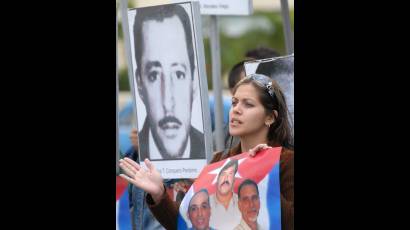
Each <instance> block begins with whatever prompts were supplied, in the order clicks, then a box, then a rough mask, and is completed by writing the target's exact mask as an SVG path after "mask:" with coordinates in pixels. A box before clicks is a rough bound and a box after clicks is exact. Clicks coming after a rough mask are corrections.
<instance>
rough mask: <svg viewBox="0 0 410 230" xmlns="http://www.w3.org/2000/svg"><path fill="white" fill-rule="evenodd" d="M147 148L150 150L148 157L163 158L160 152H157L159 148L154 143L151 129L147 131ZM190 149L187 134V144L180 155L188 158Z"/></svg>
mask: <svg viewBox="0 0 410 230" xmlns="http://www.w3.org/2000/svg"><path fill="white" fill-rule="evenodd" d="M148 133H149V134H148V149H149V152H150V159H151V160H162V159H164V158H163V157H162V156H161V154H160V153H159V149H158V147H157V145H156V144H155V141H154V137H153V136H152V133H151V130H149V132H148ZM190 149H191V137H190V136H189V135H188V141H187V145H186V147H185V150H184V154H183V155H182V157H181V159H182V158H185V159H186V158H189V157H190V156H189V155H190Z"/></svg>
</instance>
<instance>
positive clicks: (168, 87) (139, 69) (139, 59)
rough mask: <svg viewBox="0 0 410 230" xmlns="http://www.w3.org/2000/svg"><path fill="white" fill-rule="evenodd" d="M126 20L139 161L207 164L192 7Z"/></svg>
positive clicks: (163, 8)
mask: <svg viewBox="0 0 410 230" xmlns="http://www.w3.org/2000/svg"><path fill="white" fill-rule="evenodd" d="M128 20H129V29H130V43H131V46H130V47H131V51H132V59H133V65H134V66H133V70H134V76H133V77H134V79H133V80H134V81H133V82H134V96H135V99H136V110H137V120H138V121H137V126H138V131H139V132H138V137H139V143H140V144H139V154H140V158H139V159H140V161H143V160H144V159H145V158H148V159H150V160H151V161H174V160H181V159H206V148H205V135H204V124H203V123H204V119H203V109H202V106H201V105H202V104H201V95H200V94H201V92H200V91H201V90H200V89H201V87H200V83H201V82H200V79H199V76H200V73H199V71H198V56H197V54H198V52H197V50H196V43H195V36H197V35H196V32H195V27H194V23H193V10H192V3H180V4H167V5H159V6H151V7H143V8H136V9H131V10H129V12H128ZM200 39H202V37H201V38H200ZM201 58H202V57H201ZM204 78H205V79H206V77H204ZM206 93H207V92H205V94H206ZM206 96H207V95H206ZM201 162H202V161H201ZM170 163H171V162H170ZM158 166H159V170H161V165H158V164H157V167H158ZM162 166H164V165H162ZM202 166H203V165H202ZM162 170H163V171H178V169H176V168H174V169H172V170H171V169H170V168H169V167H165V166H164V167H163V168H162ZM165 173H166V172H165ZM198 173H199V170H198ZM174 178H176V177H174Z"/></svg>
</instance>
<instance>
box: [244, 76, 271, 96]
mask: <svg viewBox="0 0 410 230" xmlns="http://www.w3.org/2000/svg"><path fill="white" fill-rule="evenodd" d="M246 77H247V78H249V79H251V80H252V81H254V82H255V83H256V84H258V85H259V86H261V87H262V88H265V89H266V91H267V92H268V93H269V95H270V96H271V97H272V98H273V97H274V95H275V93H274V91H273V87H272V79H270V78H269V77H267V76H265V75H262V74H251V75H248V76H246Z"/></svg>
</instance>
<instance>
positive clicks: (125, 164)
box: [120, 74, 294, 230]
mask: <svg viewBox="0 0 410 230" xmlns="http://www.w3.org/2000/svg"><path fill="white" fill-rule="evenodd" d="M229 122H230V124H229V132H230V134H231V135H232V136H238V137H239V138H240V143H239V144H238V145H237V146H235V147H233V148H232V149H229V151H226V152H218V153H216V154H214V157H213V159H212V160H211V163H214V162H217V161H220V160H223V159H226V158H228V157H231V156H234V155H237V154H240V153H242V152H245V151H248V150H249V153H250V155H251V156H254V155H255V153H256V152H257V151H258V150H259V149H261V148H264V147H265V146H271V147H278V146H282V152H281V156H280V171H279V175H280V191H281V209H282V212H281V217H282V221H281V224H282V229H286V230H288V229H293V155H294V154H293V146H292V143H293V141H292V137H291V132H290V129H289V123H288V117H287V106H286V103H285V98H284V95H283V93H282V91H281V90H280V88H279V86H278V85H277V83H276V82H275V81H273V80H271V79H270V78H268V77H266V76H265V75H261V74H252V75H249V76H247V77H245V78H244V79H242V80H241V81H240V82H238V84H237V85H236V86H235V88H234V90H233V97H232V107H231V110H230V113H229ZM261 143H262V144H261ZM255 146H256V147H255ZM145 164H146V165H147V168H148V170H144V169H142V168H141V167H140V166H139V165H138V164H137V163H135V162H134V161H132V160H131V159H125V160H121V161H120V167H121V168H122V169H123V170H124V171H125V173H126V174H127V175H129V176H131V177H128V176H126V175H124V174H122V175H121V176H122V177H123V178H125V179H126V180H127V181H129V182H130V183H133V184H134V185H136V186H138V187H140V188H142V189H143V190H145V191H146V192H147V193H149V194H148V195H147V197H146V201H147V203H148V204H149V206H150V209H151V211H152V213H153V214H154V216H155V217H156V218H157V219H158V221H159V222H160V223H161V224H162V225H163V226H164V227H165V228H166V229H177V215H178V205H177V204H175V203H174V202H172V201H171V200H170V199H169V198H168V196H166V193H165V187H164V185H163V182H162V178H161V175H160V173H159V172H158V171H157V170H156V169H155V168H154V167H153V165H152V164H151V162H150V161H149V160H148V159H146V160H145Z"/></svg>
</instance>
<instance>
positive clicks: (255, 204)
mask: <svg viewBox="0 0 410 230" xmlns="http://www.w3.org/2000/svg"><path fill="white" fill-rule="evenodd" d="M239 192H240V194H239V200H238V207H239V211H241V213H242V219H244V220H245V222H247V223H249V222H256V220H257V218H258V215H259V209H260V200H259V195H258V192H257V191H256V188H255V186H254V185H252V184H248V185H245V186H244V187H243V188H242V189H241V190H240V191H239Z"/></svg>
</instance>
